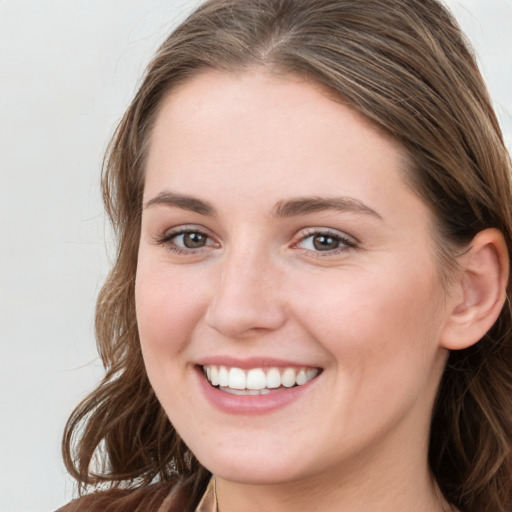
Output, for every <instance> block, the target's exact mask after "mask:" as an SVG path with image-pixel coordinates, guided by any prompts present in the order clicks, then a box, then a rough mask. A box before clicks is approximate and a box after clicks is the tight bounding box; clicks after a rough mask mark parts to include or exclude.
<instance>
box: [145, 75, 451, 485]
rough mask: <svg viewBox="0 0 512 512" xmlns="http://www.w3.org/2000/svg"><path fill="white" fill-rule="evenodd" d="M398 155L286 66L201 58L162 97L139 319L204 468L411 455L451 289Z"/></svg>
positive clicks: (172, 407)
mask: <svg viewBox="0 0 512 512" xmlns="http://www.w3.org/2000/svg"><path fill="white" fill-rule="evenodd" d="M406 168H407V159H406V157H405V154H404V152H403V151H402V149H401V148H400V146H398V145H397V144H396V143H395V142H393V141H392V140H390V139H389V138H388V137H387V136H386V135H384V134H383V133H381V132H379V131H377V130H376V129H375V128H374V127H373V126H372V125H371V124H370V123H369V122H367V121H365V119H363V118H362V117H361V116H359V115H358V114H357V113H355V112H354V111H352V110H351V109H349V108H347V107H345V106H343V105H341V104H339V103H335V102H333V101H332V100H330V99H328V98H327V97H326V95H324V94H322V92H321V91H320V90H319V89H318V88H316V87H314V86H312V85H310V84H307V83H305V82H303V81H300V80H298V79H296V78H294V77H286V78H276V77H272V76H270V75H268V74H265V73H264V72H258V71H254V72H252V73H245V74H241V75H237V76H234V75H228V74H221V73H215V72H208V73H203V74H201V75H199V76H197V77H196V78H194V79H193V80H191V81H190V82H188V83H187V84H185V85H184V86H181V87H180V88H179V89H177V90H175V91H174V92H173V93H172V94H171V95H170V96H169V97H168V98H167V100H166V101H165V103H164V104H163V106H162V107H161V110H160V112H159V115H158V117H157V120H156V124H155V127H154V131H153V133H152V138H151V144H150V147H149V155H148V161H147V175H146V182H145V190H144V208H143V214H142V236H141V240H140V250H139V260H138V269H137V282H136V304H137V321H138V325H139V332H140V339H141V345H142V351H143V355H144V360H145V364H146V368H147V372H148V375H149V378H150V380H151V383H152V385H153V387H154V389H155V391H156V394H157V396H158V398H159V400H160V402H161V403H162V405H163V407H164V409H165V410H166V412H167V414H168V416H169V418H170V420H171V422H172V423H173V425H174V426H175V428H176V429H177V431H178V433H179V434H180V436H181V437H182V438H183V440H184V441H185V442H186V444H187V445H188V446H189V448H190V449H191V450H192V452H193V453H194V454H196V456H197V457H198V458H199V460H200V461H201V462H202V463H203V464H204V465H205V466H206V467H207V468H208V469H210V470H211V471H213V472H214V473H215V474H216V475H218V476H219V477H222V478H225V479H228V480H232V481H238V482H246V483H260V484H261V483H278V482H288V481H296V480H300V479H303V478H307V477H316V476H319V475H321V474H323V473H325V474H336V475H337V478H338V479H339V478H340V475H342V474H345V475H346V474H349V473H347V471H352V472H353V471H354V468H356V467H357V468H360V469H362V468H366V469H367V468H369V467H371V468H379V467H380V470H381V471H382V470H384V471H389V472H393V471H395V468H399V467H407V466H409V467H410V471H414V467H415V465H418V464H421V465H422V468H423V466H426V446H427V438H428V425H429V418H430V413H431V409H432V404H433V401H434V397H435V393H436V389H437V385H438V382H439V379H440V376H441V373H442V369H443V365H444V362H445V358H446V351H445V350H444V349H443V348H442V340H443V326H444V324H445V321H446V320H447V318H448V316H449V314H450V306H449V304H450V301H449V298H448V296H447V292H446V290H445V288H444V287H443V285H442V283H441V281H440V279H439V275H438V272H437V269H436V262H435V261H434V256H433V254H434V247H433V245H434V243H433V236H432V219H431V214H430V211H429V209H428V208H427V207H426V205H425V204H424V203H423V202H422V201H421V200H420V199H419V198H418V197H417V196H416V195H415V194H414V193H413V192H411V190H410V189H408V188H407V186H406V185H405V184H404V182H403V179H402V173H403V171H404V169H406ZM206 374H207V375H206ZM210 381H213V382H212V383H211V382H210ZM219 382H220V385H219ZM297 383H298V384H299V385H298V384H297ZM212 384H213V385H212ZM248 388H250V389H248ZM379 461H380V462H379ZM379 464H380V466H379ZM386 468H387V469H386ZM333 470H335V473H333ZM340 471H345V473H342V472H340ZM368 474H369V473H368Z"/></svg>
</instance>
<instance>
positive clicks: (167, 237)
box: [156, 228, 219, 254]
mask: <svg viewBox="0 0 512 512" xmlns="http://www.w3.org/2000/svg"><path fill="white" fill-rule="evenodd" d="M156 242H157V243H158V244H160V245H163V246H165V247H166V248H167V249H169V250H170V251H172V252H175V253H178V254H187V253H194V252H195V251H200V250H201V249H204V248H206V247H218V245H219V244H218V243H217V242H215V241H214V240H213V239H212V238H211V237H210V236H208V235H207V234H206V233H203V232H202V231H199V230H197V229H190V228H183V229H178V230H177V231H172V232H167V233H165V234H164V235H162V236H161V237H159V238H157V240H156Z"/></svg>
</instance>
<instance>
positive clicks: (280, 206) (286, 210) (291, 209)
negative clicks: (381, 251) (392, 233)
mask: <svg viewBox="0 0 512 512" xmlns="http://www.w3.org/2000/svg"><path fill="white" fill-rule="evenodd" d="M324 210H336V211H339V212H349V213H357V214H364V215H370V216H372V217H376V218H378V219H380V220H382V216H381V215H379V214H378V213H377V212H376V211H375V210H373V209H372V208H370V207H369V206H367V205H365V204H364V203H363V202H361V201H359V200H357V199H354V198H353V197H301V198H297V199H291V200H288V201H279V202H278V203H277V204H276V205H275V207H274V209H273V211H272V215H273V216H275V217H293V216H295V215H307V214H309V213H315V212H320V211H324Z"/></svg>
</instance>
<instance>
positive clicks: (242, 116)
mask: <svg viewBox="0 0 512 512" xmlns="http://www.w3.org/2000/svg"><path fill="white" fill-rule="evenodd" d="M408 167H409V162H408V157H407V154H406V152H405V150H404V149H403V148H402V147H401V145H400V144H398V143H397V142H396V141H394V140H393V139H392V138H391V137H390V136H388V135H387V134H386V133H384V131H383V130H380V129H378V128H376V127H375V126H374V125H373V124H372V123H371V122H370V121H368V120H367V119H366V118H365V117H363V116H362V115H360V114H359V113H357V112H356V111H355V110H353V109H351V108H349V107H347V106H346V105H343V104H342V103H341V102H337V101H334V100H333V99H332V95H328V94H327V93H325V91H324V90H322V89H321V88H320V87H319V86H317V85H315V84H310V83H306V82H305V81H304V80H301V79H300V78H298V77H295V76H285V77H283V76H279V77H276V76H274V75H271V74H269V73H266V72H262V71H259V70H253V71H251V72H247V73H243V74H237V75H235V74H226V73H220V72H215V71H208V72H204V73H202V74H199V75H197V76H195V77H194V78H193V79H191V80H190V81H188V82H186V83H185V84H182V85H180V86H179V87H178V88H177V89H176V90H174V91H173V92H172V93H171V94H169V95H168V97H167V98H166V99H165V101H164V102H163V104H162V106H161V108H160V110H159V112H158V115H157V118H156V121H155V125H154V128H153V132H152V135H151V140H150V145H149V154H148V160H147V167H146V171H147V173H146V183H145V191H144V200H145V201H148V200H149V199H150V198H152V197H154V196H156V195H157V194H159V193H161V192H162V191H164V190H165V189H167V188H169V189H171V190H172V191H173V192H177V193H178V194H184V195H192V196H195V197H197V198H199V199H205V200H208V202H211V199H212V198H213V199H214V200H215V199H216V198H221V199H222V204H223V205H228V206H229V204H228V203H233V205H232V206H235V205H236V206H238V207H240V208H243V209H244V210H247V211H248V210H249V209H250V208H251V207H254V209H258V208H259V209H261V208H265V209H266V210H267V211H268V209H269V207H270V206H269V205H270V204H271V203H272V204H275V203H277V202H279V201H281V200H283V199H288V198H293V197H305V196H324V197H325V196H332V195H335V196H348V197H353V198H355V199H357V200H359V201H361V202H363V203H366V204H368V205H369V206H370V207H371V208H372V209H374V210H376V211H378V210H381V211H382V214H385V213H386V211H387V210H391V209H393V208H394V209H395V210H396V209H397V206H398V207H399V208H398V210H399V214H400V215H402V216H403V215H404V213H405V212H406V211H408V210H410V209H414V208H418V206H419V207H420V208H421V209H422V210H423V213H427V212H428V209H427V207H426V206H425V205H424V204H423V203H422V201H420V200H419V198H418V197H417V196H416V195H415V194H414V193H412V192H411V191H410V189H409V187H408V186H407V185H406V184H405V182H404V180H403V174H404V172H405V170H406V169H407V168H408ZM237 200H238V201H237ZM395 213H396V212H395Z"/></svg>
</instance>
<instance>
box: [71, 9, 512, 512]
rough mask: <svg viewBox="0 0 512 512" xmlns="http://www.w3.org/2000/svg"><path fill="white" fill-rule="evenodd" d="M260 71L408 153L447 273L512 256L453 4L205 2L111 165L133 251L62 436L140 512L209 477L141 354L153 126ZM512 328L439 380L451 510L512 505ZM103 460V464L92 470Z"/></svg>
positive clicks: (112, 210)
mask: <svg viewBox="0 0 512 512" xmlns="http://www.w3.org/2000/svg"><path fill="white" fill-rule="evenodd" d="M254 66H264V67H265V68H267V69H268V70H269V71H270V72H273V73H281V74H286V73H291V74H295V75H299V76H301V77H304V78H305V79H307V80H310V81H312V82H316V83H318V84H320V85H322V86H324V88H325V89H327V90H329V91H330V92H331V93H332V96H333V98H334V99H335V100H337V101H341V102H343V103H344V104H346V105H348V106H350V107H352V108H353V109H355V110H357V111H359V112H360V113H362V114H363V115H364V116H366V117H367V118H368V119H370V120H371V121H372V122H373V123H375V124H376V125H378V126H379V127H381V128H382V129H384V130H385V131H387V132H388V133H389V134H390V135H391V136H392V137H394V138H395V139H396V140H397V141H399V142H400V143H401V144H402V146H403V147H404V148H405V149H406V150H407V151H408V153H409V155H410V157H411V161H412V162H413V166H412V168H411V169H409V171H408V173H407V175H406V176H405V179H406V181H407V182H408V183H409V184H410V186H411V187H412V188H413V190H414V191H415V192H416V193H417V194H418V195H419V196H420V197H421V198H423V200H424V201H425V202H426V203H427V204H428V205H429V206H430V208H431V209H432V211H433V212H434V215H435V218H436V221H437V226H436V228H437V229H436V235H435V236H436V241H437V249H438V251H437V252H438V257H439V261H440V263H441V265H440V266H441V267H442V268H449V266H450V265H451V264H452V263H453V262H454V260H455V255H456V251H457V248H460V247H461V246H462V245H464V244H467V243H468V242H469V241H470V240H471V239H472V238H473V237H474V235H475V234H476V233H478V232H479V231H481V230H483V229H485V228H488V227H495V228H498V229H499V230H501V231H502V233H503V235H504V237H505V240H506V243H507V246H508V249H509V252H510V253H512V211H511V204H512V193H511V185H510V172H511V162H510V157H509V155H508V153H507V151H506V149H505V146H504V143H503V138H502V134H501V132H500V128H499V125H498V122H497V120H496V117H495V114H494V112H493V109H492V106H491V102H490V99H489V97H488V94H487V91H486V87H485V84H484V82H483V79H482V77H481V75H480V72H479V71H478V68H477V65H476V63H475V59H474V57H473V55H472V52H471V50H470V48H469V45H468V44H467V42H466V41H465V39H464V36H463V34H462V33H461V31H460V29H459V27H458V26H457V24H456V22H455V21H454V19H453V17H452V16H451V15H450V14H449V12H448V11H447V10H446V9H445V7H443V5H442V4H440V3H439V2H438V1H437V0H385V1H383V0H322V1H314V0H210V1H208V2H206V3H205V4H203V5H202V6H201V7H199V8H198V9H197V10H196V11H195V12H194V13H193V14H192V15H191V16H190V17H189V18H188V19H187V20H185V21H184V22H183V23H182V24H181V25H180V26H179V27H178V28H177V29H176V30H175V31H174V32H173V33H172V34H171V35H170V36H169V38H168V39H167V40H166V41H165V42H164V43H163V45H162V46H161V48H160V49H159V51H158V52H157V54H156V57H155V58H154V59H153V61H152V62H151V63H150V65H149V67H148V69H147V71H146V75H145V78H144V81H143V83H142V85H141V87H140V89H139V91H138V93H137V95H136V97H135V98H134V100H133V102H132V103H131V105H130V106H129V108H128V110H127V112H126V114H125V115H124V117H123V119H122V121H121V123H120V124H119V126H118V128H117V131H116V133H115V135H114V137H113V140H112V142H111V144H110V147H109V150H108V153H107V156H106V158H105V163H104V174H103V197H104V201H105V205H106V209H107V212H108V214H109V216H110V219H111V221H112V223H113V225H114V228H115V230H116V233H117V235H118V240H119V246H118V253H117V259H116V261H115V264H114V267H113V269H112V271H111V273H110V275H109V277H108V279H107V282H106V283H105V285H104V287H103V289H102V291H101V293H100V296H99V299H98V305H97V316H96V333H97V341H98V349H99V353H100V355H101V358H102V360H103V364H104V365H105V368H106V375H105V378H104V379H103V381H102V382H101V384H100V385H99V386H98V387H97V389H95V390H94V391H93V392H92V393H91V394H90V395H89V396H88V397H87V398H86V399H85V400H84V401H83V402H82V403H81V404H80V405H79V406H78V407H77V408H76V409H75V411H74V412H73V413H72V415H71V417H70V419H69V421H68V423H67V426H66V430H65V434H64V441H63V451H64V459H65V462H66V465H67V468H68V470H69V471H70V473H71V474H72V475H73V476H74V477H75V478H76V479H77V480H78V482H79V483H80V485H81V490H87V488H89V487H94V486H98V485H100V486H101V484H102V483H103V484H108V485H110V486H113V487H117V488H118V487H129V488H131V489H132V492H131V494H130V495H131V497H132V499H133V507H132V508H131V510H139V508H138V507H139V505H137V506H135V504H136V503H139V502H140V498H141V496H143V495H145V494H144V493H145V492H146V491H147V488H148V486H149V485H150V484H151V483H153V484H154V486H153V489H155V490H156V489H165V490H167V489H169V488H170V487H172V486H178V489H180V490H182V491H183V492H182V495H183V496H184V498H183V499H184V500H185V501H184V502H183V503H184V504H183V505H182V507H183V508H181V510H189V509H190V510H192V509H193V507H194V506H195V504H196V503H197V501H198V499H199V497H200V496H201V493H202V492H203V491H204V489H205V486H206V483H207V481H208V478H209V476H210V475H209V473H208V471H207V470H206V469H205V468H204V467H202V466H201V465H200V464H199V462H198V461H197V460H196V458H195V457H194V455H193V454H191V453H190V452H189V450H188V449H187V447H186V446H185V445H184V444H183V442H182V441H181V440H180V438H179V435H178V434H177V432H176V431H175V430H174V428H173V427H172V425H171V424H170V423H169V420H168V419H167V417H166V415H165V413H164V411H163V409H162V407H161V406H160V404H159V402H158V400H157V399H156V397H155V395H154V393H153V391H152V389H151V386H150V384H149V381H148V378H147V375H146V372H145V369H144V365H143V361H142V356H141V351H140V346H139V339H138V332H137V322H136V317H135V302H134V280H135V274H136V267H137V250H138V241H139V235H140V216H141V205H142V192H143V186H144V164H145V158H146V152H147V146H148V140H149V138H150V136H151V128H152V124H153V122H154V119H155V115H156V113H157V111H158V109H159V106H160V105H161V103H162V100H163V99H164V98H165V97H166V95H167V94H168V93H169V91H170V90H172V89H173V88H175V87H176V86H177V85H178V84H180V83H183V82H184V81H186V80H188V79H190V77H192V76H194V75H196V74H198V73H200V72H201V71H202V70H205V69H217V70H221V71H226V72H236V71H243V70H244V69H248V68H250V67H254ZM509 288H510V283H509ZM507 291H510V290H507ZM511 328H512V318H511V311H510V307H509V305H508V303H507V304H506V306H505V307H504V309H503V310H502V312H501V314H500V317H499V319H498V320H497V322H496V323H495V325H494V326H493V327H492V329H491V330H490V331H489V333H488V334H487V335H486V336H485V337H484V338H483V339H482V340H481V341H480V342H479V343H477V344H476V345H474V346H473V347H471V348H468V349H465V350H461V351H454V352H452V353H451V354H450V357H449V360H448V364H447V366H446V370H445V372H444V375H443V378H442V382H441V384H440V388H439V392H438V397H437V400H436V403H435V406H434V411H433V419H432V426H431V439H430V451H429V458H430V466H431V469H432V472H433V474H434V477H435V479H436V481H437V483H438V484H439V486H440V489H441V490H442V492H443V493H444V495H445V497H446V499H447V500H448V501H449V502H450V503H452V504H453V505H455V506H457V507H458V508H460V509H461V510H467V511H470V510H471V511H478V512H480V511H492V512H505V511H510V510H512V454H511V441H512V339H511ZM98 454H99V457H100V460H101V461H102V464H99V465H98V464H96V466H95V467H94V465H92V462H93V461H94V460H95V458H97V457H98ZM155 482H156V484H155ZM112 492H113V491H111V492H110V494H109V493H108V492H107V493H106V496H110V498H109V500H110V501H109V503H111V507H112V508H108V509H107V508H104V510H120V508H119V507H118V508H116V505H115V501H116V500H113V499H112V496H113V495H112ZM164 494H165V493H164V492H163V491H162V493H161V495H162V496H163V495H164ZM155 496H156V495H155ZM137 500H138V501H137ZM160 501H161V500H156V501H155V504H154V505H150V504H149V502H147V501H146V502H145V504H142V505H140V507H141V508H140V510H145V511H150V510H155V509H156V507H157V505H158V503H159V502H160ZM157 502H158V503H157ZM109 506H110V505H109Z"/></svg>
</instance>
